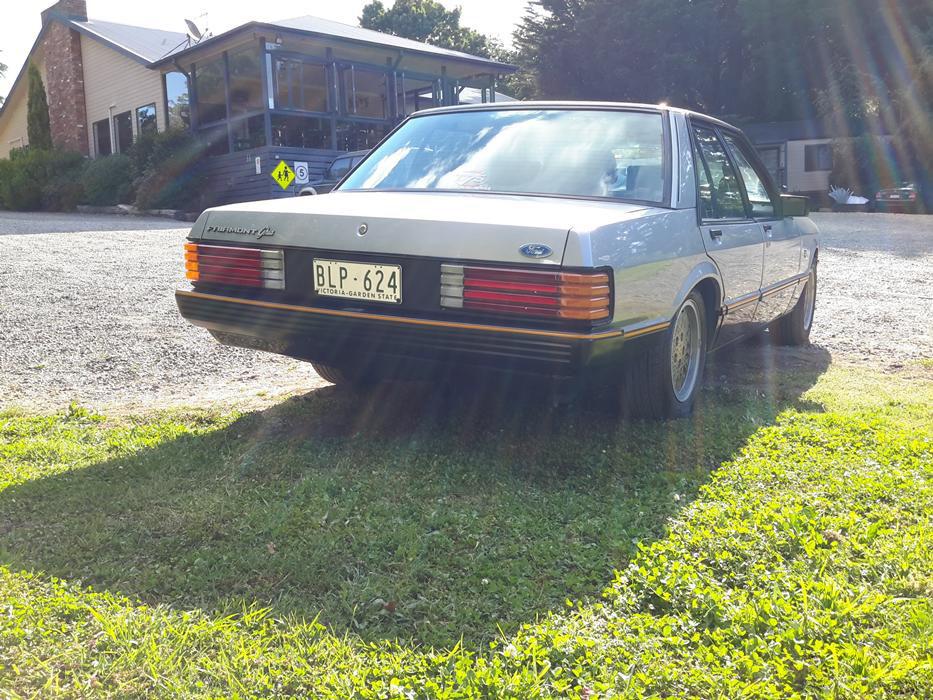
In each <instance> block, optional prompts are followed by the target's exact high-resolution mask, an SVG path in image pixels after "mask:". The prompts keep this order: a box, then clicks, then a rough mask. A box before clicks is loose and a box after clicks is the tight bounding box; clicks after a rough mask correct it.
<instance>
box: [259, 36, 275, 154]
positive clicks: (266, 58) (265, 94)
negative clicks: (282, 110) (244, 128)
mask: <svg viewBox="0 0 933 700" xmlns="http://www.w3.org/2000/svg"><path fill="white" fill-rule="evenodd" d="M259 55H260V56H262V68H260V72H261V73H262V103H263V105H264V113H263V127H262V128H263V131H264V132H265V136H266V139H265V141H266V146H271V145H272V112H271V111H270V110H271V109H272V107H273V106H275V105H274V102H273V98H272V96H271V95H272V89H273V87H272V55H271V54H270V53H269V52H268V51H267V50H266V38H265V37H260V38H259Z"/></svg>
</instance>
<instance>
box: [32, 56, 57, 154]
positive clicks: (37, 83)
mask: <svg viewBox="0 0 933 700" xmlns="http://www.w3.org/2000/svg"><path fill="white" fill-rule="evenodd" d="M26 133H27V135H28V136H29V146H30V147H31V148H37V149H39V150H43V151H49V150H51V149H52V128H51V127H50V126H49V101H48V99H46V96H45V85H43V84H42V76H41V75H40V74H39V69H38V68H36V66H35V64H33V63H30V64H29V99H28V101H27V102H26Z"/></svg>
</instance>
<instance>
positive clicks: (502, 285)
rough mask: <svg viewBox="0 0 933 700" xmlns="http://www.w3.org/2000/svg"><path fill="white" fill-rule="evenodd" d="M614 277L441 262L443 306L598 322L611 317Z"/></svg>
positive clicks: (597, 273)
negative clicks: (610, 287)
mask: <svg viewBox="0 0 933 700" xmlns="http://www.w3.org/2000/svg"><path fill="white" fill-rule="evenodd" d="M609 303H610V289H609V275H608V274H606V273H605V272H594V273H577V272H550V271H538V270H510V269H507V268H499V267H472V266H466V265H441V306H443V307H446V308H450V309H470V310H475V311H488V312H491V313H505V314H522V315H526V316H539V317H544V318H565V319H577V320H587V321H598V320H600V319H605V318H609Z"/></svg>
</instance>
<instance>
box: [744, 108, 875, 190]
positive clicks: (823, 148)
mask: <svg viewBox="0 0 933 700" xmlns="http://www.w3.org/2000/svg"><path fill="white" fill-rule="evenodd" d="M742 129H743V131H744V132H745V134H746V135H747V136H748V138H749V139H750V140H751V141H752V143H753V144H754V145H755V147H756V148H757V149H758V154H759V155H760V156H761V160H762V161H763V162H764V164H765V167H767V168H768V171H769V172H770V173H771V176H772V177H773V178H774V181H775V182H776V183H778V185H781V186H783V187H785V188H786V189H787V191H788V192H790V193H792V194H800V195H806V196H809V197H810V198H811V199H812V200H813V201H814V202H819V203H825V202H826V201H827V193H828V192H829V188H830V185H831V184H833V185H839V184H846V183H830V181H829V179H830V178H829V176H830V173H831V172H832V169H833V139H834V138H840V137H847V136H853V135H855V134H851V133H849V129H848V128H847V127H846V126H845V123H844V120H843V119H841V118H840V119H832V118H828V119H803V120H798V121H787V122H768V123H760V124H747V125H745V126H743V127H742ZM878 135H883V133H882V131H881V130H879V131H878Z"/></svg>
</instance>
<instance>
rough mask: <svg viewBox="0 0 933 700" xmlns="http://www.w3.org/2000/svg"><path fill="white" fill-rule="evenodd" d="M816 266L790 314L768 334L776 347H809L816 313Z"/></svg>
mask: <svg viewBox="0 0 933 700" xmlns="http://www.w3.org/2000/svg"><path fill="white" fill-rule="evenodd" d="M816 279H817V278H816V264H815V263H814V264H813V266H812V267H811V268H810V276H809V277H808V278H807V283H806V285H805V286H804V288H803V291H802V292H801V293H800V298H799V299H797V303H796V304H794V308H793V309H791V311H790V313H788V314H785V315H784V316H781V317H780V318H778V319H776V320H775V321H773V322H772V323H771V325H770V326H769V327H768V333H769V334H770V335H771V340H772V342H773V343H775V344H776V345H809V344H810V330H811V329H812V328H813V316H814V313H815V312H816V288H817V284H816Z"/></svg>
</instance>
